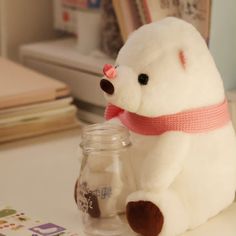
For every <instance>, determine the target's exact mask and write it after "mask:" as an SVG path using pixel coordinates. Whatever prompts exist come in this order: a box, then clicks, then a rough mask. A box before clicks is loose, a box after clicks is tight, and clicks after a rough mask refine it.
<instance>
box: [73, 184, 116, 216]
mask: <svg viewBox="0 0 236 236" xmlns="http://www.w3.org/2000/svg"><path fill="white" fill-rule="evenodd" d="M78 188H79V191H78V199H77V200H78V207H79V209H80V210H81V211H82V212H85V213H88V214H89V215H90V216H91V217H100V216H101V209H100V207H99V201H102V200H107V199H109V198H110V197H111V195H112V187H111V186H102V187H97V188H96V189H93V190H92V189H90V188H89V187H88V184H87V183H86V182H83V183H81V184H79V185H78Z"/></svg>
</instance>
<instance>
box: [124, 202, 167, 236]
mask: <svg viewBox="0 0 236 236" xmlns="http://www.w3.org/2000/svg"><path fill="white" fill-rule="evenodd" d="M126 216H127V220H128V222H129V225H130V227H131V228H132V229H133V230H134V231H135V232H136V233H139V234H141V235H143V236H157V235H158V234H159V233H160V232H161V230H162V226H163V223H164V217H163V215H162V213H161V211H160V209H159V208H158V207H157V206H156V205H155V204H154V203H152V202H150V201H137V202H129V203H128V204H127V206H126Z"/></svg>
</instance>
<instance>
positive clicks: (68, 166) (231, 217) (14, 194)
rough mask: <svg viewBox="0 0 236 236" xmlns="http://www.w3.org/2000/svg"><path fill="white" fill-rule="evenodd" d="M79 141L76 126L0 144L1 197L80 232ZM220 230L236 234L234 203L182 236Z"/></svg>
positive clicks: (210, 235) (215, 234) (214, 234)
mask: <svg viewBox="0 0 236 236" xmlns="http://www.w3.org/2000/svg"><path fill="white" fill-rule="evenodd" d="M79 143H80V131H79V130H72V131H67V132H62V133H57V134H52V135H47V136H42V137H37V138H32V139H30V140H29V139H28V140H24V141H18V142H14V143H9V144H4V145H1V146H0V202H3V203H6V204H9V205H12V206H13V207H15V208H17V209H22V210H24V211H25V212H27V213H28V214H29V215H32V216H33V217H37V218H41V219H46V220H50V221H52V222H53V223H58V224H60V225H62V226H65V227H66V228H70V229H72V230H76V231H77V232H78V233H80V234H81V236H83V235H84V234H83V232H82V229H81V225H80V218H79V213H78V210H77V207H76V205H75V203H74V200H73V190H74V183H75V180H76V178H77V176H78V172H79V158H78V148H79ZM222 235H224V236H235V235H236V203H234V204H233V205H232V206H231V207H230V208H228V209H227V210H225V211H224V212H223V213H221V214H220V215H218V216H217V217H215V218H213V219H212V220H210V221H209V222H208V223H206V224H204V225H202V226H200V227H199V228H197V229H195V230H193V231H190V232H187V233H185V234H184V235H183V236H222ZM126 236H128V235H126Z"/></svg>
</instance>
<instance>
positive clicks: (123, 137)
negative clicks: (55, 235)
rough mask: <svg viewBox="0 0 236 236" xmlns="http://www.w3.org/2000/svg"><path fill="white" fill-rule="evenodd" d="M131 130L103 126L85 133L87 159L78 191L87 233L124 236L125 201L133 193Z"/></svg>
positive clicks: (85, 158) (77, 200)
mask: <svg viewBox="0 0 236 236" xmlns="http://www.w3.org/2000/svg"><path fill="white" fill-rule="evenodd" d="M130 146H131V142H130V139H129V132H128V130H127V129H126V128H125V127H123V126H120V125H116V124H110V123H102V124H95V125H89V126H87V127H85V128H84V129H83V130H82V142H81V144H80V147H81V148H82V151H83V158H82V163H81V168H80V175H79V178H78V181H77V187H76V202H77V205H78V207H79V209H80V210H81V212H82V218H83V226H84V231H85V233H88V234H90V235H109V236H112V235H121V234H122V232H123V230H124V228H125V227H124V224H123V223H122V220H121V218H120V216H121V214H122V213H124V212H125V200H126V197H127V195H128V193H129V192H130V190H131V189H132V186H133V181H132V179H131V176H132V174H131V173H130V172H131V171H130V161H129V160H130V157H129V155H130V153H129V150H130V149H129V147H130Z"/></svg>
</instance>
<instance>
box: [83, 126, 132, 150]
mask: <svg viewBox="0 0 236 236" xmlns="http://www.w3.org/2000/svg"><path fill="white" fill-rule="evenodd" d="M129 136H130V134H129V131H128V129H127V128H126V127H123V126H121V125H117V124H110V123H101V124H94V125H88V126H85V127H84V128H83V129H82V142H81V144H80V146H81V148H82V149H83V151H84V152H89V151H115V150H120V149H123V148H126V147H128V146H130V145H131V142H130V138H129Z"/></svg>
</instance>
